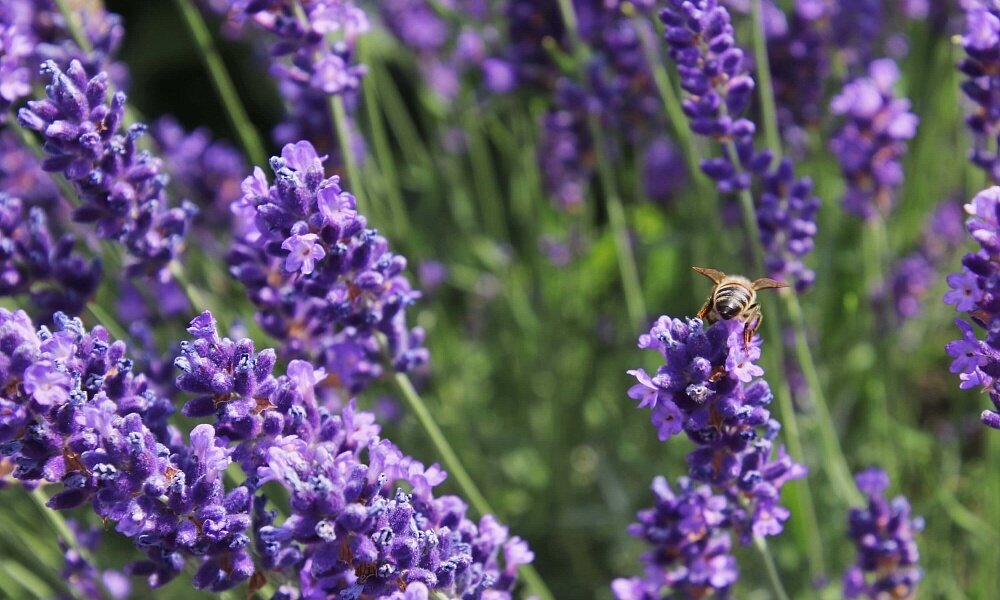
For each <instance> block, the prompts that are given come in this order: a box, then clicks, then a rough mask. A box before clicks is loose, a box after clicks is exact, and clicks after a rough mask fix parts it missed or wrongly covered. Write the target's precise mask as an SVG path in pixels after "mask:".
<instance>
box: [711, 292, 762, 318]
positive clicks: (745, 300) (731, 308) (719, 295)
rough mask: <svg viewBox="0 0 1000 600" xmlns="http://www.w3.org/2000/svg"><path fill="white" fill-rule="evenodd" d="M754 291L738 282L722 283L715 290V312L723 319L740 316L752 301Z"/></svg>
mask: <svg viewBox="0 0 1000 600" xmlns="http://www.w3.org/2000/svg"><path fill="white" fill-rule="evenodd" d="M754 296H755V294H754V292H753V290H751V289H748V288H746V287H745V286H742V285H740V284H738V283H723V284H721V285H719V287H718V288H716V290H715V297H714V298H713V304H714V305H715V306H714V308H715V312H717V313H718V314H719V316H720V317H721V318H723V319H725V320H729V319H732V318H735V317H738V316H740V314H741V313H743V311H745V310H746V309H748V308H749V307H750V305H751V304H753V301H754Z"/></svg>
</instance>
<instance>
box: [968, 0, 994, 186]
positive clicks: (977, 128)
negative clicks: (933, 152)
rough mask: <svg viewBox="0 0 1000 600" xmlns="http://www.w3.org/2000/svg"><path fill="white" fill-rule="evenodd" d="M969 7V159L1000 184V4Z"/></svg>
mask: <svg viewBox="0 0 1000 600" xmlns="http://www.w3.org/2000/svg"><path fill="white" fill-rule="evenodd" d="M967 6H968V8H967V9H966V14H965V34H964V35H962V36H961V37H960V38H959V39H960V40H961V43H962V48H963V49H964V50H965V58H964V59H963V60H962V61H961V62H960V63H958V68H959V70H960V71H961V72H962V73H964V74H965V75H966V76H967V77H968V79H966V80H965V81H963V82H962V91H963V92H965V95H966V96H968V98H969V99H970V100H972V102H973V110H972V112H971V113H970V114H969V115H967V116H966V118H965V122H966V124H967V125H968V126H969V129H971V130H972V135H973V139H974V146H973V149H972V150H971V151H970V154H969V158H970V159H971V160H972V162H973V163H974V164H975V165H976V166H978V167H979V168H981V169H983V170H984V171H985V172H986V174H987V176H988V177H989V178H990V180H991V181H992V182H993V183H1000V158H998V156H997V153H996V151H995V150H993V149H992V148H993V147H995V144H996V140H997V137H998V136H1000V116H998V115H1000V7H997V6H994V5H992V4H990V3H985V2H984V3H980V2H975V3H973V2H969V3H968V4H967Z"/></svg>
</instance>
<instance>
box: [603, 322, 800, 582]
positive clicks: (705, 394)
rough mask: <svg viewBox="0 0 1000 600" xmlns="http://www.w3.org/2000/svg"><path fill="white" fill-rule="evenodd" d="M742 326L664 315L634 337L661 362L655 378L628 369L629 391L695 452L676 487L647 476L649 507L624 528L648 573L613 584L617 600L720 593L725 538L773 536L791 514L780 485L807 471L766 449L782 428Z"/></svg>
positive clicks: (728, 576) (730, 570) (726, 561)
mask: <svg viewBox="0 0 1000 600" xmlns="http://www.w3.org/2000/svg"><path fill="white" fill-rule="evenodd" d="M742 331H743V327H742V325H741V324H739V323H735V322H733V321H719V322H718V323H715V324H714V325H712V326H711V327H708V328H706V327H705V326H704V324H703V323H702V321H701V320H700V319H687V320H685V321H682V320H680V319H671V318H669V317H665V316H664V317H660V318H659V319H658V320H657V321H656V323H655V324H654V325H653V327H652V329H651V330H650V331H649V333H648V334H643V335H641V336H640V337H639V347H640V348H646V349H655V350H657V351H658V352H659V353H660V355H661V356H663V358H664V361H665V364H664V365H662V366H661V367H660V368H658V369H657V371H656V373H655V374H653V375H650V374H649V373H647V372H646V371H644V370H642V369H637V370H634V371H629V373H630V374H632V375H634V376H635V378H636V380H637V381H638V383H637V384H636V385H634V386H632V388H631V389H630V390H629V396H630V397H632V398H633V399H635V400H638V401H639V407H640V408H649V409H650V410H651V411H652V422H653V425H654V427H656V429H657V431H658V433H659V436H660V439H661V440H667V439H669V438H670V437H673V436H674V435H676V434H678V433H681V432H684V433H685V434H686V435H687V437H688V438H689V439H690V440H691V441H692V442H694V444H695V449H694V451H692V452H691V453H690V454H689V455H688V457H687V463H688V467H689V471H688V478H680V479H679V480H678V486H679V488H680V491H679V492H678V493H676V494H675V493H674V492H673V491H672V490H671V489H670V487H669V486H668V485H667V483H666V480H665V479H663V478H658V479H657V480H656V481H654V483H653V489H654V492H656V494H657V501H658V504H657V507H656V508H655V509H653V510H652V511H643V512H640V513H639V523H638V524H637V525H634V526H633V528H632V530H631V531H632V533H633V534H634V535H638V536H642V537H645V538H646V539H647V541H649V542H650V543H651V544H652V545H653V547H654V550H653V551H652V552H650V553H649V554H648V555H646V556H645V557H644V562H645V563H646V566H647V569H646V577H645V578H643V579H632V580H625V579H619V580H617V581H615V582H614V584H613V585H612V590H613V591H614V593H615V595H616V596H617V597H618V598H619V599H626V600H627V599H632V598H639V599H642V600H654V599H657V598H660V597H661V596H662V591H663V590H664V589H671V590H673V591H675V592H681V593H682V594H686V595H692V596H699V594H698V593H695V591H696V590H700V591H701V592H706V593H707V592H710V591H714V592H717V593H719V594H720V595H721V596H723V597H725V596H726V594H727V593H728V590H729V588H730V587H731V586H732V585H733V584H734V583H735V582H736V579H737V577H738V571H737V570H736V561H735V559H734V558H733V557H732V556H731V555H730V546H731V537H732V536H733V535H735V536H736V537H737V539H739V541H740V542H741V543H742V544H749V543H750V542H751V541H752V540H753V539H754V538H755V537H765V536H771V535H778V534H780V533H781V531H782V530H783V528H784V525H783V523H784V522H785V521H786V520H788V517H789V516H790V515H789V511H788V509H786V508H784V507H783V506H781V505H780V504H779V500H780V496H781V488H782V487H783V486H784V484H785V483H786V482H788V481H790V480H793V479H799V478H801V477H804V476H805V474H806V468H805V467H804V466H802V465H800V464H797V463H795V462H794V461H793V460H792V459H791V457H790V456H788V454H786V453H785V450H784V448H782V447H778V448H777V450H775V448H774V442H773V440H774V439H775V437H777V434H778V431H779V430H780V428H781V426H780V424H779V423H778V422H777V421H775V420H774V419H772V418H771V416H770V412H769V411H768V409H767V406H768V405H769V404H770V403H771V398H772V397H771V391H770V388H769V387H768V385H767V382H765V381H764V380H763V379H759V377H761V376H762V375H763V373H764V371H763V369H761V368H760V367H759V366H758V365H757V364H756V361H757V360H758V359H759V358H760V338H759V337H755V338H754V339H753V341H752V343H751V345H750V347H749V348H745V347H744V345H743V333H742ZM698 484H701V487H698V488H695V485H698ZM675 530H676V531H675Z"/></svg>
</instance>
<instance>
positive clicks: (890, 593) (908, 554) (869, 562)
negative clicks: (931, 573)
mask: <svg viewBox="0 0 1000 600" xmlns="http://www.w3.org/2000/svg"><path fill="white" fill-rule="evenodd" d="M855 480H856V481H857V484H858V489H859V490H861V493H863V494H864V495H865V496H866V497H867V499H868V506H867V507H865V508H852V509H851V512H850V516H849V519H848V528H847V534H848V537H850V538H851V541H853V542H854V545H855V546H856V547H857V551H858V559H857V562H856V563H855V564H854V565H852V566H851V567H850V568H848V569H847V571H846V572H845V573H844V597H845V598H870V599H871V600H877V599H880V598H899V599H909V598H916V597H917V584H918V583H919V582H920V580H921V579H922V578H923V571H922V570H921V568H920V552H919V550H918V549H917V542H916V540H915V539H914V538H915V536H916V534H917V533H919V532H920V531H921V530H922V529H923V528H924V521H923V519H922V518H920V517H911V516H910V503H909V502H907V500H906V498H904V497H903V496H896V498H894V499H893V500H892V501H891V502H890V501H889V500H888V499H886V497H885V495H884V494H885V490H886V488H888V487H889V476H888V475H886V473H885V472H884V471H882V470H881V469H875V468H871V469H868V470H865V471H862V472H861V473H858V474H857V476H856V477H855Z"/></svg>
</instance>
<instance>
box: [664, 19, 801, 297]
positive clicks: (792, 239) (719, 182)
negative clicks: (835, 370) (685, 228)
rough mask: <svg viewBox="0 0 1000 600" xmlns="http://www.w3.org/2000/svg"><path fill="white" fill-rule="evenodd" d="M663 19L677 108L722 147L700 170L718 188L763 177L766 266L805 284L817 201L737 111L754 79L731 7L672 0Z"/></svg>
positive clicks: (729, 190) (760, 204) (736, 187)
mask: <svg viewBox="0 0 1000 600" xmlns="http://www.w3.org/2000/svg"><path fill="white" fill-rule="evenodd" d="M660 20H661V21H663V24H664V26H665V28H666V31H665V34H664V36H665V39H666V41H667V45H668V47H669V53H670V57H671V58H672V59H673V60H674V62H675V63H676V64H677V70H678V73H679V74H680V85H681V89H682V90H683V91H684V92H685V97H684V99H683V101H682V108H683V110H684V114H685V115H687V117H688V119H689V121H690V124H691V129H692V131H694V132H695V133H696V134H698V135H702V136H705V137H708V138H711V139H714V140H716V141H717V142H718V143H719V144H720V145H721V146H722V153H721V156H718V157H713V158H706V159H704V160H703V161H702V163H701V168H702V171H704V173H705V174H706V175H708V177H709V178H710V179H712V180H713V181H715V183H716V188H717V189H718V190H719V191H720V192H721V193H723V194H734V193H737V192H742V191H745V190H749V189H750V188H751V186H752V184H753V179H754V177H757V178H759V179H761V183H762V193H761V194H760V195H759V198H758V199H757V201H756V209H757V210H756V212H757V220H758V223H757V226H758V229H759V230H760V234H761V243H762V245H763V247H764V251H765V257H764V262H765V267H766V268H767V270H768V274H769V275H771V276H772V277H775V278H776V279H781V280H791V281H792V282H793V283H794V285H795V287H796V289H797V290H799V291H804V290H806V289H807V288H809V287H810V286H811V285H812V282H813V279H814V274H813V272H812V271H811V270H809V269H807V268H805V266H804V265H803V264H802V258H803V257H804V256H805V255H806V254H808V253H809V252H810V251H811V250H812V247H813V243H812V240H813V237H814V236H815V235H816V213H817V212H818V208H819V199H818V198H817V197H816V196H815V195H813V191H812V182H811V181H809V180H808V179H799V180H796V179H795V173H794V170H793V168H792V164H791V162H790V161H787V160H784V161H781V162H780V163H779V164H778V165H774V166H772V164H771V163H772V159H773V152H772V151H771V150H761V151H758V150H756V149H755V148H754V140H753V136H754V132H755V131H756V126H755V125H754V123H753V121H751V120H749V119H747V118H745V117H741V116H740V115H741V114H742V113H743V112H744V111H745V110H746V109H747V107H748V106H749V104H750V100H751V98H752V96H753V90H754V85H755V84H754V80H753V77H751V76H750V74H749V73H748V72H747V70H746V65H745V64H744V62H745V61H744V54H743V51H742V50H741V49H740V48H739V47H738V46H737V45H736V42H735V37H734V36H735V32H734V30H733V26H732V23H731V22H730V16H729V12H728V11H727V10H726V9H725V8H724V7H722V6H720V5H719V4H718V2H716V0H698V1H697V2H690V1H687V0H670V2H668V4H667V7H666V8H664V9H663V11H662V12H661V13H660Z"/></svg>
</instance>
